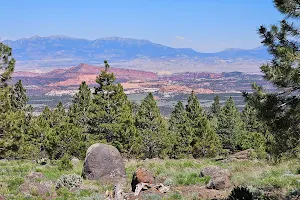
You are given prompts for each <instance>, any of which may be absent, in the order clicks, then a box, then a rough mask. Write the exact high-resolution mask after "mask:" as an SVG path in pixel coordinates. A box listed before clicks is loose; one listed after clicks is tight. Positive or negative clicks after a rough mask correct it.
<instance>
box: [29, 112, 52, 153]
mask: <svg viewBox="0 0 300 200" xmlns="http://www.w3.org/2000/svg"><path fill="white" fill-rule="evenodd" d="M46 108H48V107H46ZM46 111H47V110H46ZM44 116H45V115H42V114H41V115H39V116H38V117H35V118H33V119H32V120H31V121H30V124H29V129H28V132H27V134H26V135H25V141H26V144H27V147H28V151H27V152H28V156H30V157H31V158H36V157H47V156H48V155H49V154H48V152H47V151H46V147H45V144H46V139H47V137H48V136H49V135H53V134H54V133H53V132H54V129H53V128H51V127H50V121H48V120H49V118H45V117H44Z"/></svg>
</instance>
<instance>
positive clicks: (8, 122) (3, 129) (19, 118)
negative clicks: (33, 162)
mask: <svg viewBox="0 0 300 200" xmlns="http://www.w3.org/2000/svg"><path fill="white" fill-rule="evenodd" d="M25 130H26V126H25V113H24V112H23V111H17V112H12V111H8V112H6V113H2V114H0V157H1V158H11V159H15V158H22V157H23V155H22V153H23V152H22V151H23V148H24V146H23V145H24V132H25Z"/></svg>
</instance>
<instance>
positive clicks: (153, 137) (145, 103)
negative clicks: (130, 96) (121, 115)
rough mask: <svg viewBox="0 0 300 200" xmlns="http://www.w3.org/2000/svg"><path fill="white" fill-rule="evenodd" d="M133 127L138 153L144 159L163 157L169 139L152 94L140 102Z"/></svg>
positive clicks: (166, 150) (168, 144)
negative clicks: (135, 132)
mask: <svg viewBox="0 0 300 200" xmlns="http://www.w3.org/2000/svg"><path fill="white" fill-rule="evenodd" d="M135 125H136V128H137V133H138V140H137V142H138V143H137V144H136V145H137V149H139V150H138V153H139V154H142V155H141V156H142V157H144V158H154V157H158V156H159V157H163V156H165V154H166V153H167V152H168V151H169V149H168V148H169V147H170V146H171V144H170V139H171V138H169V137H168V130H167V125H166V122H165V120H164V119H163V118H162V117H161V115H160V111H159V108H158V107H157V104H156V102H155V100H154V98H153V95H152V93H149V94H148V96H147V97H146V98H145V99H143V100H142V103H141V106H140V107H139V109H138V113H137V114H136V120H135Z"/></svg>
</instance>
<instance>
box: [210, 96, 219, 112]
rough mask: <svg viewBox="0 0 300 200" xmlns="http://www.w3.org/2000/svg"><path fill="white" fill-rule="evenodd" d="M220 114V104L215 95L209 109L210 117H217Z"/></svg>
mask: <svg viewBox="0 0 300 200" xmlns="http://www.w3.org/2000/svg"><path fill="white" fill-rule="evenodd" d="M220 112H221V104H220V97H219V96H218V95H217V96H215V98H214V102H213V104H212V105H211V107H210V113H211V115H212V116H218V115H219V114H220Z"/></svg>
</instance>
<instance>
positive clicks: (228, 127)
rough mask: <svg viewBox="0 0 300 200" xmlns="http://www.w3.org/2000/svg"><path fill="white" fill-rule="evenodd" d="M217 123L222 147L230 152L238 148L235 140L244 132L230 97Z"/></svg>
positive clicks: (238, 113) (242, 124) (239, 116)
mask: <svg viewBox="0 0 300 200" xmlns="http://www.w3.org/2000/svg"><path fill="white" fill-rule="evenodd" d="M218 122H219V123H218V131H217V133H218V135H219V136H220V137H221V140H222V144H223V147H224V148H227V149H231V150H233V149H235V148H236V147H238V146H239V145H238V144H237V138H238V137H240V136H241V135H243V134H245V130H244V123H243V121H242V119H241V115H240V112H239V111H238V109H237V108H236V106H235V103H234V100H233V98H232V97H230V98H229V99H228V100H227V101H226V103H225V105H224V106H223V107H222V109H221V113H220V116H219V120H218Z"/></svg>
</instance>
